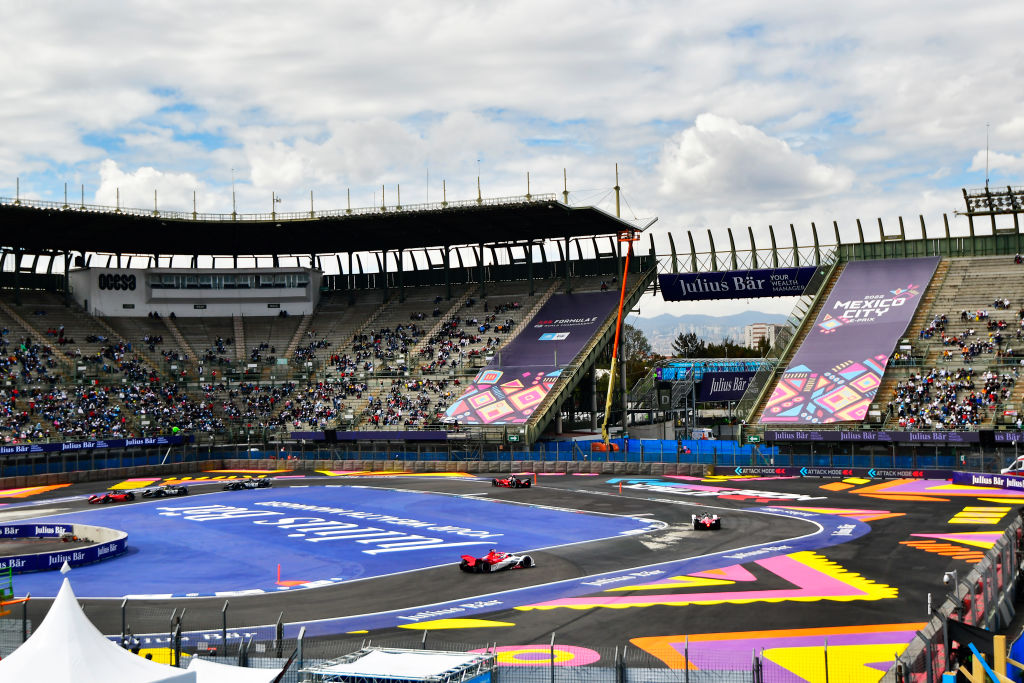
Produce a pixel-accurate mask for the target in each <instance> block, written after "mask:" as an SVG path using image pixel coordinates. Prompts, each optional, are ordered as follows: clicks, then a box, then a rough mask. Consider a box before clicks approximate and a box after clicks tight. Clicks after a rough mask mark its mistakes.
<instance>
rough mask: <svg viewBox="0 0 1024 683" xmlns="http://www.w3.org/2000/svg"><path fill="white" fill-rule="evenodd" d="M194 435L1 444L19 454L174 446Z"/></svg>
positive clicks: (8, 452)
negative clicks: (14, 444) (13, 444)
mask: <svg viewBox="0 0 1024 683" xmlns="http://www.w3.org/2000/svg"><path fill="white" fill-rule="evenodd" d="M186 438H187V439H188V441H189V442H191V441H192V438H193V437H192V436H191V435H190V436H188V437H185V436H181V435H178V436H144V437H139V438H134V439H106V440H97V441H63V442H60V443H33V444H19V445H16V446H0V455H18V454H20V453H55V452H58V451H60V452H65V451H87V450H91V449H93V448H137V447H140V446H141V447H150V446H173V445H176V444H179V443H182V442H183V441H185V440H186Z"/></svg>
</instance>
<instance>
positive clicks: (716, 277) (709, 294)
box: [658, 266, 817, 301]
mask: <svg viewBox="0 0 1024 683" xmlns="http://www.w3.org/2000/svg"><path fill="white" fill-rule="evenodd" d="M815 270H817V268H815V267H814V266H801V267H799V268H763V269H760V270H725V271H716V272H712V273H669V274H665V275H659V276H658V287H659V289H661V295H662V296H663V297H664V298H665V301H702V300H707V299H755V298H760V297H769V296H800V295H801V294H803V292H804V288H805V287H807V283H808V282H810V281H811V276H812V275H814V271H815Z"/></svg>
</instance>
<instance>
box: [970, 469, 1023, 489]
mask: <svg viewBox="0 0 1024 683" xmlns="http://www.w3.org/2000/svg"><path fill="white" fill-rule="evenodd" d="M953 485H954V486H995V487H997V488H1001V489H1011V490H1014V491H1024V477H1018V476H1014V475H1012V474H985V473H983V472H954V473H953Z"/></svg>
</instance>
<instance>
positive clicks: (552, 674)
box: [112, 605, 863, 683]
mask: <svg viewBox="0 0 1024 683" xmlns="http://www.w3.org/2000/svg"><path fill="white" fill-rule="evenodd" d="M225 613H226V614H228V615H229V614H230V612H229V610H228V609H227V605H225ZM126 615H127V618H130V619H132V620H133V622H134V626H133V628H145V625H147V624H151V623H152V624H154V625H156V624H160V626H161V628H162V630H161V631H156V632H153V633H140V632H139V631H135V634H137V635H133V634H132V633H131V632H130V631H128V632H126V634H125V635H124V636H118V635H114V636H112V638H113V639H114V640H117V641H119V642H121V643H122V644H123V645H124V647H126V648H130V649H133V650H134V651H136V652H137V653H138V654H139V655H140V656H146V655H150V656H151V657H152V658H153V659H154V660H155V661H159V662H162V663H166V664H172V665H176V666H182V667H184V666H187V665H188V660H189V658H190V657H193V656H199V657H202V658H204V659H211V660H213V661H218V662H221V663H225V664H232V665H236V666H246V667H250V668H261V669H280V668H281V667H283V666H285V664H286V663H288V664H289V669H288V672H287V673H286V675H285V676H284V678H283V679H282V680H283V681H284V682H285V683H300V682H301V681H303V680H307V679H306V677H304V676H302V675H301V673H300V671H301V670H302V669H303V668H306V667H311V666H315V665H318V664H322V663H325V662H328V661H330V660H333V659H336V658H338V657H342V656H344V655H347V654H350V653H352V652H356V651H358V650H360V649H362V648H364V647H370V646H375V647H386V648H402V649H429V650H444V651H450V652H493V653H494V654H495V655H496V664H497V668H496V670H495V671H494V674H493V676H494V680H495V681H496V682H497V683H551V682H552V681H554V682H555V683H628V682H631V681H637V682H639V681H645V682H649V683H691V682H692V683H712V682H714V683H750V682H751V681H753V682H754V683H788V682H789V681H792V680H793V674H792V672H790V671H789V670H788V669H787V668H785V667H783V666H780V665H779V664H776V663H775V662H774V661H772V660H771V658H770V656H766V655H765V652H764V651H763V649H761V648H756V647H755V648H752V649H751V650H750V651H749V652H748V651H740V650H736V649H723V648H721V647H720V644H718V643H716V642H713V641H701V640H700V639H697V638H695V640H694V642H692V643H691V642H688V639H686V638H685V637H684V636H679V637H678V638H679V639H680V640H679V642H673V643H672V644H671V645H666V646H660V647H659V646H648V647H649V648H650V650H651V651H648V650H647V649H643V648H641V647H638V646H637V645H635V644H633V643H623V644H622V645H621V646H613V647H583V646H579V645H574V644H565V643H561V642H559V641H558V639H557V637H556V634H552V635H551V636H550V639H545V642H538V643H532V644H523V645H514V646H499V645H497V644H496V643H487V642H485V643H459V642H451V641H443V640H437V639H435V638H433V637H432V636H431V635H430V632H429V631H426V630H425V631H422V632H420V633H418V634H416V635H412V634H410V635H409V636H405V637H394V638H384V639H373V638H367V637H366V636H358V635H357V636H352V635H348V636H340V637H337V638H306V637H304V636H303V632H302V631H300V633H299V636H298V637H296V638H285V637H283V636H284V633H285V629H284V628H283V625H282V623H281V622H282V620H283V615H282V617H281V618H280V619H279V622H278V624H276V625H270V626H258V627H244V628H232V627H230V626H228V627H227V628H225V629H224V630H223V632H221V631H220V630H218V629H217V628H211V629H210V630H205V631H187V630H185V629H186V628H195V627H196V626H197V625H198V623H199V621H198V620H196V619H192V618H190V617H189V616H187V611H186V613H185V616H184V617H183V616H182V613H181V612H178V611H177V610H176V611H175V612H174V613H172V614H171V615H168V613H167V612H166V611H161V610H158V609H153V608H150V607H146V606H144V605H129V606H128V608H127V610H126ZM225 618H226V620H227V621H229V622H230V618H229V616H226V617H225ZM207 625H208V626H211V627H212V626H213V624H212V623H211V624H207ZM814 657H820V661H818V662H814V661H811V660H812V659H813V658H814ZM805 659H806V660H807V661H805V662H804V666H805V668H806V667H810V668H811V669H814V670H817V671H826V670H827V671H828V675H829V677H830V679H831V680H840V681H846V680H858V678H857V677H858V675H860V674H862V673H863V669H862V668H861V667H860V666H859V665H858V664H848V663H846V662H844V661H843V659H842V658H841V657H840V656H833V658H832V661H831V662H830V660H829V650H828V644H827V642H825V643H823V647H822V648H821V649H820V651H815V650H813V649H809V650H808V653H807V655H806V657H805ZM289 660H290V663H289ZM688 662H689V663H690V664H691V666H688V665H687V664H688ZM691 667H692V668H691Z"/></svg>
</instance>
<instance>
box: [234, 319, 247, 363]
mask: <svg viewBox="0 0 1024 683" xmlns="http://www.w3.org/2000/svg"><path fill="white" fill-rule="evenodd" d="M231 325H232V326H233V327H234V330H235V339H234V344H235V360H245V324H244V323H243V322H242V316H240V315H233V316H231Z"/></svg>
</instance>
